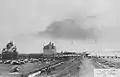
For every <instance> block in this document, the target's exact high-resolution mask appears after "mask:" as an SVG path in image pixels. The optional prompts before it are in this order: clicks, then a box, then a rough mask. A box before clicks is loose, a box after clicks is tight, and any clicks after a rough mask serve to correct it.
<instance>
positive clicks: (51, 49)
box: [43, 42, 56, 54]
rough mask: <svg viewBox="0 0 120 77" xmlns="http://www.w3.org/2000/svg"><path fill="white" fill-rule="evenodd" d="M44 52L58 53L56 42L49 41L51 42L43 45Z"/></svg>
mask: <svg viewBox="0 0 120 77" xmlns="http://www.w3.org/2000/svg"><path fill="white" fill-rule="evenodd" d="M43 53H44V54H54V53H56V47H55V45H54V43H51V42H49V44H47V45H45V46H44V47H43Z"/></svg>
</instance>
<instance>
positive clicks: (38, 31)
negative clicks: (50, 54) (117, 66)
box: [0, 0, 120, 53]
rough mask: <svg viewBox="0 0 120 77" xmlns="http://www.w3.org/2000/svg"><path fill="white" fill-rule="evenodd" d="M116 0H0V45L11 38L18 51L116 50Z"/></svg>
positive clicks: (119, 42)
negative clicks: (47, 46) (52, 46)
mask: <svg viewBox="0 0 120 77" xmlns="http://www.w3.org/2000/svg"><path fill="white" fill-rule="evenodd" d="M119 7H120V1H119V0H19V1H18V0H0V36H1V37H0V48H3V47H5V44H6V43H7V42H8V40H13V41H14V42H15V44H16V46H17V47H18V51H19V52H20V53H39V52H42V48H43V46H44V44H47V43H48V42H49V41H52V42H54V43H55V45H56V46H57V49H58V51H59V50H73V51H77V52H81V51H84V50H86V49H87V50H89V51H91V52H96V51H99V52H102V51H103V52H105V51H110V50H120V35H119V32H120V22H119V21H120V9H119Z"/></svg>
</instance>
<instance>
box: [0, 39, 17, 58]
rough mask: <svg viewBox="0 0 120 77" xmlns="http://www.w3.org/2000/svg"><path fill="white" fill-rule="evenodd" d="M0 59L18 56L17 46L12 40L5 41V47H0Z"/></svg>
mask: <svg viewBox="0 0 120 77" xmlns="http://www.w3.org/2000/svg"><path fill="white" fill-rule="evenodd" d="M1 58H2V60H16V59H17V58H18V52H17V48H16V46H15V45H14V43H13V41H10V42H8V43H7V45H6V47H5V48H3V49H2V56H1Z"/></svg>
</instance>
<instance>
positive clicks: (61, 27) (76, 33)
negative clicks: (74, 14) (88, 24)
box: [39, 19, 96, 40]
mask: <svg viewBox="0 0 120 77" xmlns="http://www.w3.org/2000/svg"><path fill="white" fill-rule="evenodd" d="M39 36H50V37H54V38H63V39H81V40H82V39H83V40H86V39H95V38H96V36H95V32H94V28H89V29H88V28H86V29H85V28H82V27H81V26H80V25H78V24H77V23H76V22H75V21H74V20H72V19H67V20H64V21H55V22H53V23H52V24H50V25H49V26H48V27H47V28H46V30H45V31H43V32H39Z"/></svg>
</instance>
